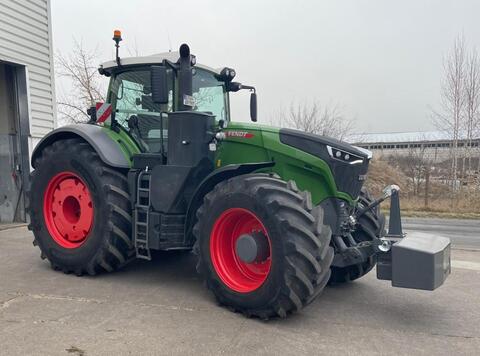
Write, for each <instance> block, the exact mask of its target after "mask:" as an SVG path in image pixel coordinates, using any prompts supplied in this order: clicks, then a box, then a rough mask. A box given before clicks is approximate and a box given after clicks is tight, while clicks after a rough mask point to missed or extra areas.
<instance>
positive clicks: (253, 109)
mask: <svg viewBox="0 0 480 356" xmlns="http://www.w3.org/2000/svg"><path fill="white" fill-rule="evenodd" d="M250 119H252V121H253V122H257V93H255V92H253V93H252V94H250Z"/></svg>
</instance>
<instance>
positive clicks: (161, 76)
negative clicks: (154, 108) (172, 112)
mask: <svg viewBox="0 0 480 356" xmlns="http://www.w3.org/2000/svg"><path fill="white" fill-rule="evenodd" d="M150 79H151V86H152V101H153V102H154V103H155V104H168V81H167V68H165V67H164V66H152V67H151V71H150Z"/></svg>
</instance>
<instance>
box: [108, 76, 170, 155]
mask: <svg viewBox="0 0 480 356" xmlns="http://www.w3.org/2000/svg"><path fill="white" fill-rule="evenodd" d="M169 77H170V80H169V100H168V104H162V105H160V104H155V103H153V101H152V91H151V83H150V69H145V70H138V69H137V70H132V71H125V72H121V73H119V74H117V75H116V76H115V78H114V79H113V82H112V84H111V86H110V91H109V99H110V103H111V104H112V109H113V111H114V113H115V119H116V121H117V122H118V123H119V124H120V125H122V126H123V127H124V128H125V129H126V130H127V131H129V132H130V134H131V135H132V136H133V138H134V139H135V140H137V142H138V143H139V144H140V145H141V146H142V147H143V149H144V150H145V151H147V152H160V151H161V140H160V138H161V134H163V139H164V147H166V142H167V141H166V140H167V139H168V137H167V120H166V118H165V117H163V116H165V115H162V113H168V112H171V111H173V73H171V71H170V72H169Z"/></svg>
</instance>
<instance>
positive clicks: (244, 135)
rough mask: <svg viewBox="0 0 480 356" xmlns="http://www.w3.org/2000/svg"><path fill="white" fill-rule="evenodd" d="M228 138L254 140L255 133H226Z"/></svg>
mask: <svg viewBox="0 0 480 356" xmlns="http://www.w3.org/2000/svg"><path fill="white" fill-rule="evenodd" d="M225 134H226V135H227V137H236V138H252V137H253V133H251V132H248V131H225Z"/></svg>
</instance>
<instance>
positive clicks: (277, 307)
mask: <svg viewBox="0 0 480 356" xmlns="http://www.w3.org/2000/svg"><path fill="white" fill-rule="evenodd" d="M197 217H198V222H197V224H196V225H195V227H194V234H195V236H196V237H197V243H196V245H195V252H196V253H197V254H198V265H197V269H198V271H199V273H200V274H201V275H202V276H203V277H204V278H205V280H206V282H207V286H208V288H209V289H211V290H212V291H213V293H214V294H215V296H216V298H217V299H218V301H219V302H220V303H221V304H223V305H226V306H228V307H230V308H232V309H234V310H235V311H239V312H242V313H244V314H245V315H247V316H257V317H260V318H263V319H266V318H269V317H272V316H280V317H285V316H286V315H287V314H288V313H290V312H293V311H298V310H300V309H301V308H302V307H304V306H305V305H307V304H308V303H310V302H311V301H312V300H313V299H314V298H315V297H316V296H317V295H318V294H320V292H321V291H322V290H323V288H324V287H325V285H326V284H327V281H328V279H329V277H330V264H331V262H332V259H333V249H332V248H331V247H330V246H329V243H330V238H331V230H330V228H329V227H327V226H325V225H324V224H323V210H322V208H321V207H319V206H318V207H312V203H311V198H310V193H308V192H300V191H299V190H298V188H297V187H296V185H295V183H294V182H288V183H287V182H284V181H282V180H280V179H278V178H275V177H271V176H268V175H264V174H250V175H244V176H238V177H234V178H231V179H229V180H227V181H224V182H222V183H220V184H218V185H217V186H216V187H215V188H214V189H213V190H212V191H211V192H210V193H208V194H207V195H206V196H205V199H204V204H203V205H202V207H201V208H200V209H199V210H198V212H197Z"/></svg>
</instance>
